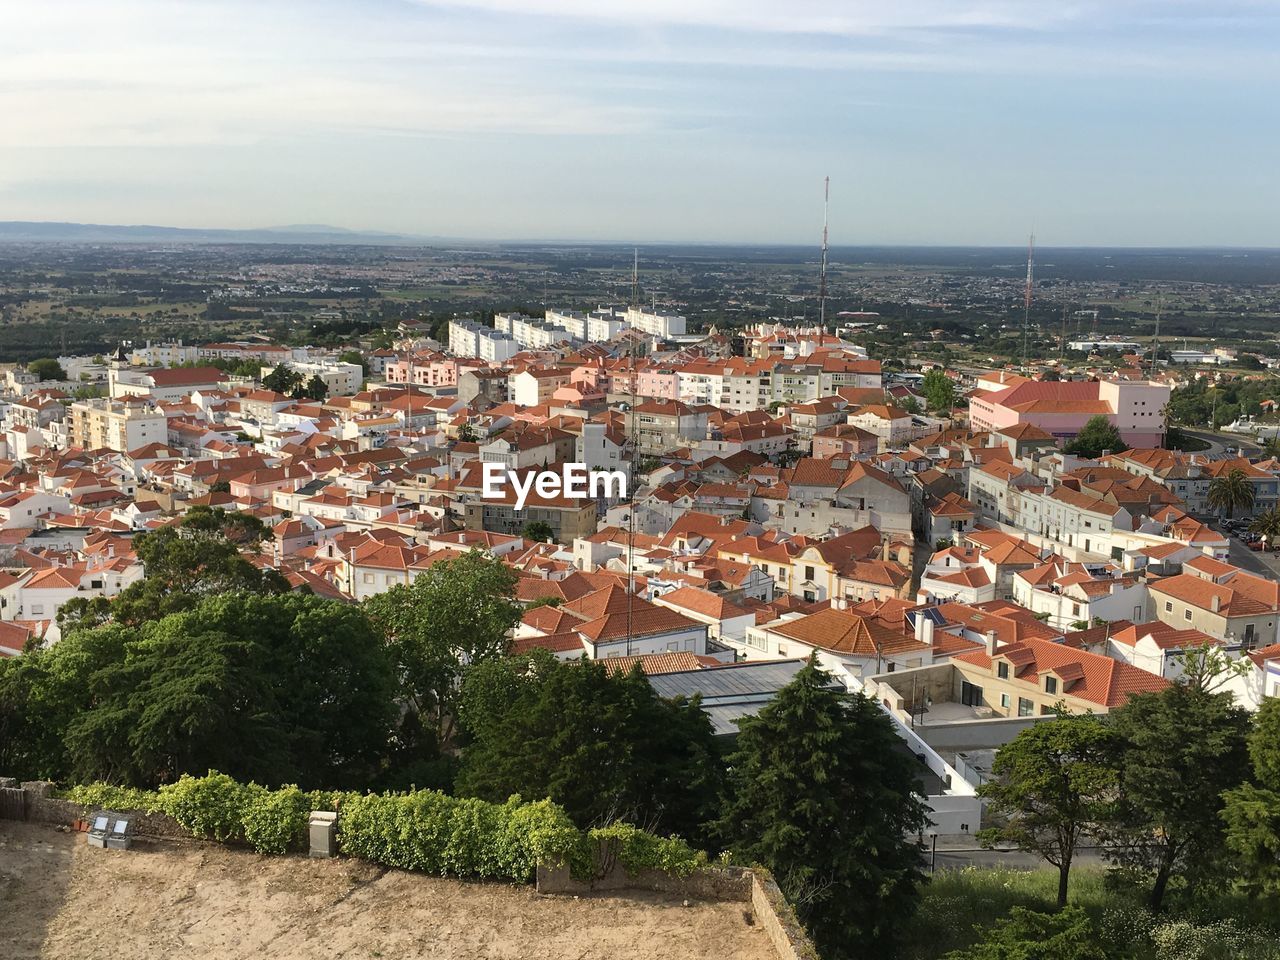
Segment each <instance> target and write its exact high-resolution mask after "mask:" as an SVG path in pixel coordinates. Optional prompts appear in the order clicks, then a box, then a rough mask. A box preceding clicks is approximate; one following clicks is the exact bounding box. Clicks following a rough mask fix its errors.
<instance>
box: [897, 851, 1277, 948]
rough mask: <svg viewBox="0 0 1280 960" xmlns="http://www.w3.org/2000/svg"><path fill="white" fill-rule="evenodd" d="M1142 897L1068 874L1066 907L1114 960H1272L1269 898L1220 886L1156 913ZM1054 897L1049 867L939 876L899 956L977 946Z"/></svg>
mask: <svg viewBox="0 0 1280 960" xmlns="http://www.w3.org/2000/svg"><path fill="white" fill-rule="evenodd" d="M1145 895H1146V890H1145V888H1135V887H1131V886H1130V887H1124V886H1117V885H1116V884H1114V883H1112V882H1110V881H1109V880H1108V875H1107V871H1105V870H1103V869H1101V868H1081V867H1077V868H1076V869H1074V870H1072V872H1071V889H1070V894H1069V902H1070V903H1072V904H1075V905H1077V906H1079V907H1081V908H1083V909H1084V911H1085V912H1086V913H1088V914H1089V917H1090V918H1091V919H1092V921H1093V923H1094V926H1095V927H1096V929H1097V930H1098V931H1099V935H1100V940H1101V942H1102V943H1103V945H1104V946H1105V947H1106V949H1107V951H1108V955H1109V956H1114V957H1116V958H1117V960H1280V943H1278V942H1277V930H1276V923H1277V918H1278V917H1280V912H1278V908H1277V904H1276V903H1275V902H1274V901H1259V900H1252V901H1251V900H1249V899H1247V898H1245V897H1244V896H1242V895H1239V894H1236V893H1233V892H1230V891H1229V890H1226V889H1224V890H1223V891H1221V892H1218V893H1215V894H1214V895H1213V896H1212V898H1211V899H1209V900H1207V901H1205V902H1204V903H1202V904H1199V905H1197V906H1196V907H1195V908H1194V909H1190V910H1186V911H1179V910H1178V909H1176V908H1175V907H1170V908H1169V909H1168V910H1167V911H1166V912H1165V913H1164V914H1162V915H1159V916H1156V915H1153V914H1151V913H1150V911H1148V910H1147V909H1146V907H1145V906H1144V899H1145ZM1057 896H1058V872H1057V871H1056V870H1053V869H1041V870H1010V869H1006V868H1002V867H991V868H985V867H967V868H965V869H962V870H944V871H940V872H939V873H937V874H936V875H935V876H934V878H933V880H932V882H931V883H929V884H928V885H927V886H926V887H925V888H924V890H923V891H922V897H921V902H920V910H919V912H918V913H917V915H916V918H915V920H914V922H913V923H912V924H911V925H910V928H909V931H908V934H907V938H906V941H905V942H904V944H903V948H902V951H901V954H900V956H901V957H902V958H903V960H937V958H939V957H943V956H945V955H946V954H947V953H948V952H949V951H952V950H960V949H963V948H965V947H969V946H972V945H973V944H974V943H976V942H978V941H979V940H980V939H981V933H980V930H984V929H987V928H989V927H991V926H992V925H993V924H994V923H995V921H996V920H999V919H1002V918H1004V917H1007V916H1008V915H1009V911H1010V910H1011V909H1012V908H1013V907H1026V908H1027V909H1030V910H1039V911H1045V912H1050V911H1053V910H1054V909H1055V903H1056V901H1057ZM975 928H977V929H975Z"/></svg>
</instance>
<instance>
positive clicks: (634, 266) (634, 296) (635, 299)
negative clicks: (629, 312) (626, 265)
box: [631, 247, 640, 310]
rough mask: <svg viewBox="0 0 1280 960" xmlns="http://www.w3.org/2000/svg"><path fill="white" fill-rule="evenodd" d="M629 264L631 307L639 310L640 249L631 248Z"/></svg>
mask: <svg viewBox="0 0 1280 960" xmlns="http://www.w3.org/2000/svg"><path fill="white" fill-rule="evenodd" d="M632 255H633V257H634V259H633V260H632V262H631V306H633V307H635V308H636V309H637V310H639V309H640V248H639V247H633V248H632Z"/></svg>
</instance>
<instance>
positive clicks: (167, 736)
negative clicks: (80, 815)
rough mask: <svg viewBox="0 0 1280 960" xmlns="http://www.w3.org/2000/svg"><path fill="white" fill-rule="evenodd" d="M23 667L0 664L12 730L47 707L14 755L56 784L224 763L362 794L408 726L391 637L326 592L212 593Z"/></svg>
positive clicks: (131, 780)
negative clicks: (398, 731)
mask: <svg viewBox="0 0 1280 960" xmlns="http://www.w3.org/2000/svg"><path fill="white" fill-rule="evenodd" d="M21 660H22V661H24V662H22V663H19V664H16V665H15V666H10V665H8V664H4V665H0V728H3V727H4V726H5V725H6V724H10V725H12V724H13V723H14V721H13V719H12V718H13V716H14V711H13V710H11V709H9V705H10V704H13V705H15V706H21V705H22V704H24V703H25V704H27V705H28V706H34V707H35V710H34V714H33V715H31V716H29V717H26V718H25V721H20V722H25V724H26V726H25V727H24V728H23V729H22V730H21V731H20V732H24V733H28V734H33V738H32V740H31V741H30V742H28V743H24V744H22V745H21V746H15V747H4V748H0V759H5V760H6V762H11V763H13V764H14V766H12V767H9V769H14V770H19V771H21V772H23V773H31V774H34V775H39V776H45V777H50V778H53V779H61V780H66V779H73V780H77V781H81V782H83V781H89V780H99V779H100V780H106V781H110V782H113V783H122V784H128V785H133V786H145V787H153V786H155V785H157V784H159V783H164V782H170V781H172V780H173V779H176V778H177V777H178V776H180V775H181V774H183V773H192V774H201V773H204V772H205V771H207V770H209V769H210V768H217V769H220V770H223V771H224V772H227V773H229V774H231V775H232V776H235V777H236V778H237V779H244V780H249V779H252V780H257V781H258V782H259V783H265V784H279V783H288V782H296V783H300V784H304V785H309V786H313V787H334V786H339V787H340V786H347V787H362V786H367V785H369V784H370V783H371V782H373V781H374V780H375V778H376V777H377V776H378V775H379V773H380V771H381V769H382V767H383V764H384V762H385V759H386V753H387V749H388V742H389V740H390V737H391V731H392V728H393V721H394V719H395V710H396V708H395V701H394V697H395V673H394V667H393V662H392V659H391V656H390V652H389V650H388V649H387V648H386V644H385V642H384V641H383V638H382V637H381V635H380V634H379V633H378V632H377V631H376V630H375V629H374V628H373V626H372V625H371V624H370V622H369V620H368V618H367V617H366V616H365V614H364V612H363V611H362V610H361V609H360V608H358V607H354V606H351V605H349V604H343V603H339V602H337V601H331V600H324V599H321V598H319V597H315V596H304V595H302V594H283V595H273V596H255V595H244V594H240V595H228V596H210V597H206V598H203V599H200V600H199V601H198V602H197V603H196V605H195V606H193V607H192V608H191V609H189V610H186V611H184V612H180V613H175V614H170V615H168V616H166V617H164V618H162V619H160V620H157V621H153V622H147V623H144V624H142V625H141V626H125V625H122V624H119V623H114V624H107V625H104V626H100V627H97V628H94V629H82V630H79V631H76V632H74V633H72V634H70V635H69V636H67V637H65V638H63V640H62V641H61V642H59V643H58V644H56V645H55V646H54V647H52V648H50V649H48V650H39V651H35V652H34V653H32V654H28V655H25V656H24V657H22V658H21ZM6 718H9V719H6ZM6 749H8V750H10V751H11V752H12V753H14V754H15V755H14V756H12V757H9V756H6V755H5V750H6Z"/></svg>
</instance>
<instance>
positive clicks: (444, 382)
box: [383, 355, 458, 387]
mask: <svg viewBox="0 0 1280 960" xmlns="http://www.w3.org/2000/svg"><path fill="white" fill-rule="evenodd" d="M412 366H413V383H414V385H415V386H419V387H452V386H455V385H456V384H457V382H458V364H457V361H456V360H453V359H452V358H449V357H441V356H438V355H433V356H418V357H414V360H413V365H412ZM409 367H410V364H409V361H408V360H407V359H399V360H392V361H389V362H388V363H387V364H386V365H385V366H384V368H383V373H384V375H385V376H386V380H387V383H408V382H409Z"/></svg>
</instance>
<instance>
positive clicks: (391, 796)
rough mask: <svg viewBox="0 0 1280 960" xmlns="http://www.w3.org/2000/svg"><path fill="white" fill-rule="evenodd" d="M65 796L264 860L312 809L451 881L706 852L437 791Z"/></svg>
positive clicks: (687, 858)
mask: <svg viewBox="0 0 1280 960" xmlns="http://www.w3.org/2000/svg"><path fill="white" fill-rule="evenodd" d="M63 796H65V797H66V798H67V799H69V800H71V801H73V802H75V803H81V804H84V806H85V807H86V808H101V807H110V808H114V809H118V810H142V811H145V812H147V813H156V812H162V813H166V814H168V815H169V816H170V817H172V818H173V819H174V820H176V821H177V822H178V823H179V824H180V825H181V826H182V827H183V828H184V829H186V830H187V831H188V832H190V833H191V834H192V836H196V837H200V838H202V839H207V840H218V841H221V842H227V841H232V842H241V841H242V842H244V843H247V844H248V845H249V846H251V847H253V849H254V850H256V851H258V852H259V853H275V854H278V853H285V852H287V851H289V850H292V849H297V848H299V847H300V846H302V844H303V841H304V840H305V837H306V830H307V815H308V813H309V812H310V811H311V810H336V811H338V812H340V813H341V821H340V823H341V827H340V831H339V835H338V842H339V847H340V849H341V850H342V852H343V853H344V854H347V855H348V856H353V857H360V858H361V859H364V860H372V861H374V862H375V863H381V864H384V865H386V866H389V867H399V868H401V869H403V870H416V871H420V872H422V873H430V874H435V875H437V876H446V877H471V878H477V879H503V880H513V881H516V882H517V883H528V882H529V881H530V880H532V879H533V876H534V873H535V871H536V868H537V866H538V864H539V863H540V862H547V863H556V862H559V863H564V864H566V865H568V867H569V869H570V871H571V873H572V874H573V876H574V877H576V878H578V879H580V880H587V879H591V877H592V874H593V872H594V870H595V868H596V851H597V850H598V849H599V848H600V845H601V844H602V843H605V844H609V845H610V846H609V851H610V852H611V853H612V855H613V856H616V857H617V859H618V862H619V863H621V864H622V865H623V867H625V868H626V869H627V871H628V872H630V873H633V874H634V873H637V872H639V871H641V870H661V871H663V872H665V873H669V874H672V875H675V876H681V877H683V876H688V875H689V874H690V873H692V872H693V871H694V870H696V869H697V868H698V867H700V866H703V865H704V864H705V863H706V854H704V853H702V852H700V851H696V850H694V849H693V848H692V847H690V846H689V845H688V844H687V843H685V842H684V841H683V840H680V839H678V838H675V837H658V836H654V835H653V834H651V833H647V832H645V831H644V830H641V829H639V828H637V827H634V826H632V825H631V824H629V823H615V824H611V825H609V826H607V827H598V828H596V829H593V830H590V831H586V832H584V831H582V830H579V829H578V828H577V827H576V826H574V824H573V821H572V820H570V819H569V815H568V814H567V813H565V811H564V809H563V808H562V807H560V806H559V805H557V804H555V803H552V802H551V801H550V800H539V801H537V802H534V803H526V802H524V801H522V800H521V799H520V797H519V796H513V797H510V798H509V799H508V800H507V801H506V802H505V803H489V802H488V801H485V800H479V799H476V798H474V797H451V796H448V795H447V794H444V793H440V792H438V791H435V790H415V791H413V792H411V793H383V794H358V793H340V792H332V791H323V790H313V791H310V792H304V791H302V790H299V789H298V788H297V787H296V786H292V785H291V786H286V787H281V788H280V789H278V790H268V789H267V788H265V787H261V786H259V785H258V784H256V783H249V784H242V783H237V782H236V781H235V780H233V779H231V778H230V777H228V776H226V775H225V774H221V773H217V772H215V771H210V772H209V774H208V775H207V776H204V777H192V776H186V775H184V776H183V777H182V778H181V779H179V780H178V782H177V783H171V784H167V785H165V786H163V787H161V788H160V790H159V792H156V791H151V790H135V789H132V788H130V787H114V786H110V785H108V784H90V785H87V786H78V787H72V788H71V789H69V790H67V791H66V792H65V793H64V794H63Z"/></svg>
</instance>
